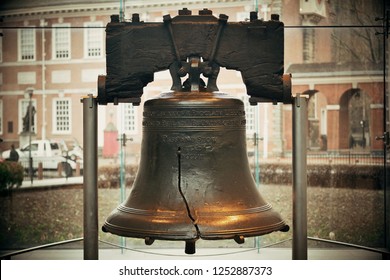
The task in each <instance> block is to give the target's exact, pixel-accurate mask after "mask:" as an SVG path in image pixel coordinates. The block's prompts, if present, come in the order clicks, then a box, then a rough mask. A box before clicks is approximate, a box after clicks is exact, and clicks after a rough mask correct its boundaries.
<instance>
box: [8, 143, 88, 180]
mask: <svg viewBox="0 0 390 280" xmlns="http://www.w3.org/2000/svg"><path fill="white" fill-rule="evenodd" d="M16 151H17V152H18V154H19V162H20V163H21V164H22V165H23V166H24V167H25V168H29V157H30V151H31V157H32V159H33V160H32V168H33V169H34V170H37V169H38V164H39V163H42V167H43V169H44V170H57V169H58V168H59V165H61V166H60V167H61V171H62V175H63V176H64V177H65V176H66V177H70V176H72V175H73V171H74V170H76V168H77V162H79V164H80V168H82V158H81V157H82V153H81V154H80V152H79V151H78V150H75V151H74V152H73V150H68V148H67V146H66V145H65V143H63V142H61V141H54V140H33V141H31V145H30V144H26V145H24V146H23V147H21V148H20V149H16ZM10 152H11V150H7V151H4V152H3V153H2V157H3V159H8V158H9V157H10ZM80 156H81V157H80Z"/></svg>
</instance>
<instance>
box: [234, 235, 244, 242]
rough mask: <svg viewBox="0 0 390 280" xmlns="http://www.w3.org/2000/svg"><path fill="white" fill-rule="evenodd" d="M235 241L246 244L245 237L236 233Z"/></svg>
mask: <svg viewBox="0 0 390 280" xmlns="http://www.w3.org/2000/svg"><path fill="white" fill-rule="evenodd" d="M234 241H236V242H237V244H244V243H245V237H244V236H242V235H236V236H235V237H234Z"/></svg>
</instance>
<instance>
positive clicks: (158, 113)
mask: <svg viewBox="0 0 390 280" xmlns="http://www.w3.org/2000/svg"><path fill="white" fill-rule="evenodd" d="M236 116H245V111H244V110H237V109H219V108H218V109H216V108H212V109H192V110H188V109H187V110H153V111H144V117H152V118H181V117H236Z"/></svg>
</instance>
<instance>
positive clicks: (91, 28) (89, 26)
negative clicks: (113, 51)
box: [84, 21, 104, 59]
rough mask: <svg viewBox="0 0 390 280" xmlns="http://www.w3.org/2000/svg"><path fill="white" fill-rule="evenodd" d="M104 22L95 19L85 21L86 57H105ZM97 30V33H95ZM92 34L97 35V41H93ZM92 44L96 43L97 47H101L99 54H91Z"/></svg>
mask: <svg viewBox="0 0 390 280" xmlns="http://www.w3.org/2000/svg"><path fill="white" fill-rule="evenodd" d="M101 27H103V22H101V21H93V22H85V23H84V57H85V58H88V59H91V58H92V59H93V58H102V57H103V52H104V50H103V43H104V36H103V35H104V34H103V28H101ZM95 32H96V33H95ZM90 36H95V37H96V38H98V39H97V40H96V41H94V42H92V41H91V40H90ZM91 44H96V46H95V48H96V49H100V54H99V55H91V53H90V51H89V49H90V45H91Z"/></svg>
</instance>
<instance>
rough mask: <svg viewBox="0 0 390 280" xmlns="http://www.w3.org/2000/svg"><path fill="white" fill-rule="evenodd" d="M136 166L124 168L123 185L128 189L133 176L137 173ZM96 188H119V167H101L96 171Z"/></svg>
mask: <svg viewBox="0 0 390 280" xmlns="http://www.w3.org/2000/svg"><path fill="white" fill-rule="evenodd" d="M137 169H138V168H137V166H134V165H127V166H125V185H126V186H127V187H130V186H132V185H133V182H134V179H135V175H136V173H137ZM98 174H99V175H98V176H99V178H98V187H99V188H119V183H120V167H119V165H116V166H102V167H100V168H99V170H98Z"/></svg>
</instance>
